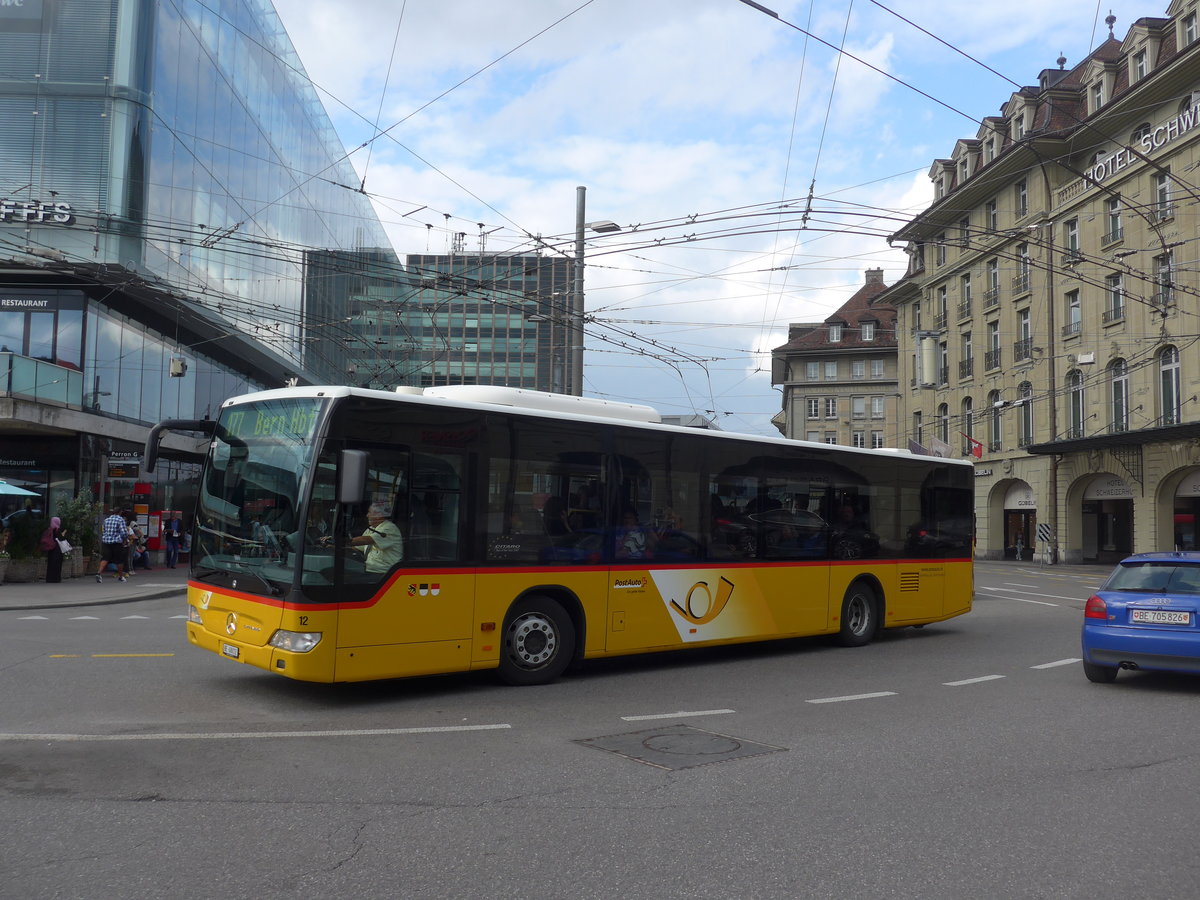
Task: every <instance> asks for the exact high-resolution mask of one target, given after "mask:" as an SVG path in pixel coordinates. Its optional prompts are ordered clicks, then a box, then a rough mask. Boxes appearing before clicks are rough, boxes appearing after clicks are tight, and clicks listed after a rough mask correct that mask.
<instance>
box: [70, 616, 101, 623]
mask: <svg viewBox="0 0 1200 900" xmlns="http://www.w3.org/2000/svg"><path fill="white" fill-rule="evenodd" d="M80 619H90V620H91V621H93V622H99V621H100V619H99V617H98V616H71V621H72V622H78V621H79V620H80Z"/></svg>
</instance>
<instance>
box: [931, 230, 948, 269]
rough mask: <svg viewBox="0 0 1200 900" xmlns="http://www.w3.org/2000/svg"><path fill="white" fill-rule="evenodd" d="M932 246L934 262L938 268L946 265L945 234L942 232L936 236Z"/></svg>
mask: <svg viewBox="0 0 1200 900" xmlns="http://www.w3.org/2000/svg"><path fill="white" fill-rule="evenodd" d="M933 246H934V251H933V253H934V262H936V263H937V264H938V265H939V266H944V265H945V264H946V233H945V232H944V231H943V232H942V233H941V234H939V235H938V236H937V239H936V241H935V243H934V245H933Z"/></svg>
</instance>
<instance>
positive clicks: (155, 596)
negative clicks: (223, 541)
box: [0, 587, 187, 612]
mask: <svg viewBox="0 0 1200 900" xmlns="http://www.w3.org/2000/svg"><path fill="white" fill-rule="evenodd" d="M176 595H180V596H186V595H187V588H186V587H177V588H164V589H163V590H161V591H153V592H147V593H145V594H138V595H137V596H136V597H113V598H110V599H108V600H82V601H80V602H79V603H33V604H28V605H26V606H5V605H4V604H3V602H2V601H0V612H19V611H24V610H31V609H75V608H77V607H81V606H116V605H118V604H120V603H137V602H138V601H139V600H161V599H163V598H164V597H174V596H176Z"/></svg>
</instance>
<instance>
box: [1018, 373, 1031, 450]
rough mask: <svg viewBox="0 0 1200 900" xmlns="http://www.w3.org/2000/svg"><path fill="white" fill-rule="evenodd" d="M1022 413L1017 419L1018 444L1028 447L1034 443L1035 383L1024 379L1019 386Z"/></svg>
mask: <svg viewBox="0 0 1200 900" xmlns="http://www.w3.org/2000/svg"><path fill="white" fill-rule="evenodd" d="M1017 394H1018V396H1019V400H1018V402H1019V403H1020V404H1021V414H1020V417H1019V418H1018V419H1017V423H1018V429H1017V446H1019V447H1028V446H1029V445H1030V444H1032V443H1033V385H1032V384H1031V383H1029V382H1028V381H1022V382H1021V383H1020V385H1018V386H1017Z"/></svg>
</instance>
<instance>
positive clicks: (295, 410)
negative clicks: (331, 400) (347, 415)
mask: <svg viewBox="0 0 1200 900" xmlns="http://www.w3.org/2000/svg"><path fill="white" fill-rule="evenodd" d="M322 403H323V401H322V400H320V399H318V398H288V399H280V400H263V401H258V402H254V403H246V404H239V405H237V406H231V407H227V408H226V409H224V410H223V411H222V412H221V418H220V419H219V421H218V422H217V428H216V433H215V434H214V436H213V444H212V450H211V451H210V453H209V457H208V462H207V465H206V466H205V469H204V475H203V477H202V479H201V487H200V496H199V498H198V500H197V505H196V516H197V528H196V541H195V546H193V548H192V560H193V568H194V570H195V576H196V577H197V578H198V579H202V580H204V579H207V580H214V579H217V580H220V579H221V578H224V577H236V578H238V579H239V580H240V581H241V584H239V589H244V590H248V591H252V592H255V593H263V594H268V595H270V594H278V593H280V592H281V591H282V589H283V588H284V587H285V586H286V585H290V584H291V583H292V580H293V577H294V575H295V566H296V546H295V545H296V544H297V543H298V542H297V540H296V537H295V535H296V533H297V532H298V531H299V530H300V528H299V524H298V517H297V510H298V509H299V508H300V496H301V491H302V490H303V489H304V487H305V484H306V481H307V477H308V473H309V471H310V469H311V467H312V461H313V452H312V451H313V447H312V439H313V436H314V434H315V432H316V423H317V420H318V417H319V413H320V411H321V405H322Z"/></svg>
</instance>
